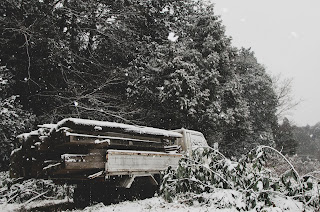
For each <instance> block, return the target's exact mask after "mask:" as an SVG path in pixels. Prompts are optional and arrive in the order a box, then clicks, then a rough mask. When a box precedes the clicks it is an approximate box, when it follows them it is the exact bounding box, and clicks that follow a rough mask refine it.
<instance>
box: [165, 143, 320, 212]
mask: <svg viewBox="0 0 320 212" xmlns="http://www.w3.org/2000/svg"><path fill="white" fill-rule="evenodd" d="M270 150H271V152H270ZM274 153H275V154H276V155H278V156H280V159H279V158H277V162H279V161H284V163H286V164H287V165H288V169H286V170H284V172H282V173H281V174H277V173H276V172H273V169H272V168H271V167H270V166H269V167H268V166H267V161H268V160H269V159H270V158H272V157H275V156H274ZM318 180H319V179H318V178H316V177H315V176H313V175H312V174H311V173H310V174H305V175H300V174H299V173H298V172H297V171H296V169H295V167H294V166H293V165H292V164H291V163H290V162H289V160H288V159H287V158H285V157H284V156H283V155H282V154H281V153H280V152H278V151H277V150H275V149H273V148H271V147H267V146H258V147H257V148H255V149H254V150H252V151H250V152H249V153H248V154H247V155H245V156H244V157H243V158H241V159H240V160H239V161H238V162H235V161H230V160H229V159H227V158H225V157H224V155H222V154H221V153H219V152H217V151H216V150H209V151H207V150H205V151H202V152H194V155H193V158H184V159H182V160H181V161H180V163H179V167H178V168H177V169H176V170H173V169H171V168H169V169H168V170H167V171H166V173H165V175H164V177H163V183H162V186H161V193H162V195H163V196H164V198H166V199H167V200H168V201H173V200H174V199H179V201H184V202H186V203H189V204H194V203H195V202H199V203H201V204H203V205H207V204H208V205H210V204H220V205H221V204H222V205H221V207H222V208H226V207H227V208H228V207H236V208H237V209H238V210H239V211H247V210H250V209H255V210H257V211H261V210H262V209H263V208H264V207H265V206H273V207H276V206H279V205H276V204H275V202H273V197H274V196H275V195H280V196H285V197H286V198H292V199H296V200H299V201H301V202H302V203H303V205H304V209H305V207H308V206H311V207H313V208H314V209H315V210H317V209H319V207H320V202H319V189H320V188H319V186H318ZM219 188H223V189H232V190H235V191H237V192H234V194H232V197H231V196H230V197H229V201H222V199H220V202H219V201H217V200H216V199H215V198H214V197H212V196H211V195H206V194H207V193H209V194H210V193H214V191H216V190H217V189H219ZM220 198H221V197H220ZM230 198H232V199H238V201H232V200H231V199H230ZM243 203H245V204H243ZM230 204H233V205H230ZM280 204H281V203H280ZM301 209H302V208H301Z"/></svg>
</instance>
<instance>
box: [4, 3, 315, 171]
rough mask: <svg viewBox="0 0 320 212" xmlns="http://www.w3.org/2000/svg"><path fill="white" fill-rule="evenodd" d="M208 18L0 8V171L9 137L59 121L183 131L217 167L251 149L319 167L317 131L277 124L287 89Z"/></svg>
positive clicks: (202, 7) (193, 10)
mask: <svg viewBox="0 0 320 212" xmlns="http://www.w3.org/2000/svg"><path fill="white" fill-rule="evenodd" d="M213 8H214V5H211V4H208V3H206V2H205V1H201V0H200V1H193V0H185V1H176V0H149V1H145V0H108V1H105V0H92V1H81V0H26V1H23V0H2V1H1V2H0V169H1V170H7V169H8V166H9V157H10V153H11V151H12V150H13V149H14V148H16V147H17V146H18V145H19V144H18V143H17V141H16V140H15V137H16V136H17V135H18V134H20V133H22V132H26V131H30V130H32V129H33V128H34V127H35V126H36V125H37V124H43V123H56V122H57V121H59V120H61V119H62V118H66V117H79V118H88V119H96V120H106V121H115V122H122V123H128V124H138V125H147V126H153V127H159V128H165V129H175V128H181V127H184V128H188V129H194V130H198V131H201V132H203V133H204V135H205V136H206V138H207V140H208V142H209V145H213V144H214V143H215V142H218V143H219V149H220V150H221V152H223V153H224V154H225V155H226V156H233V157H239V156H241V155H242V154H245V153H247V152H248V151H249V150H251V149H252V148H254V147H256V146H257V145H259V144H263V145H270V146H273V147H276V148H277V149H279V150H281V151H282V153H284V154H289V155H294V154H296V153H297V154H298V155H299V156H301V157H302V158H304V159H319V154H318V152H319V147H320V142H319V140H320V122H319V123H318V124H316V125H315V126H305V127H297V126H294V125H293V124H291V122H290V121H289V120H288V119H287V118H284V119H283V117H284V114H285V112H287V111H288V110H289V109H291V108H292V107H293V106H294V105H295V104H296V102H294V101H292V98H291V96H290V95H291V94H290V83H288V81H286V80H279V79H277V78H275V77H272V76H270V75H269V74H268V73H267V71H266V69H265V67H264V66H263V65H262V64H260V63H258V61H257V59H256V57H255V55H254V52H253V51H252V50H251V49H244V48H241V49H238V48H235V47H234V46H232V44H231V40H232V38H231V37H228V36H226V35H225V28H224V26H223V23H222V20H221V19H220V18H219V16H217V15H215V13H214V10H213ZM169 34H170V35H171V37H170V36H169V37H168V35H169ZM275 51H276V49H275ZM279 59H281V58H279ZM282 119H283V121H282V122H280V121H281V120H282ZM279 123H281V124H279Z"/></svg>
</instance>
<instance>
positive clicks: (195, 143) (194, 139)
mask: <svg viewBox="0 0 320 212" xmlns="http://www.w3.org/2000/svg"><path fill="white" fill-rule="evenodd" d="M190 140H191V144H192V147H193V148H196V147H202V146H208V144H207V141H206V139H205V138H204V137H203V136H202V135H198V134H193V133H190Z"/></svg>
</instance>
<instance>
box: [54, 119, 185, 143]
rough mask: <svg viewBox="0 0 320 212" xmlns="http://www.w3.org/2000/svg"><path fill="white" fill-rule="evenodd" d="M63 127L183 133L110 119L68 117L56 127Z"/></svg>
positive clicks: (179, 135)
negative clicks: (111, 120) (97, 119)
mask: <svg viewBox="0 0 320 212" xmlns="http://www.w3.org/2000/svg"><path fill="white" fill-rule="evenodd" d="M62 127H68V128H71V129H79V128H80V129H86V130H92V131H110V130H119V131H122V132H126V133H132V134H139V135H153V136H163V137H173V138H180V137H182V135H181V134H180V133H178V132H172V131H169V130H164V129H158V128H153V127H144V126H136V125H129V124H121V123H116V122H108V121H96V120H89V119H78V118H67V119H63V120H61V121H59V122H58V123H57V125H56V126H55V127H54V129H55V130H58V129H59V128H62Z"/></svg>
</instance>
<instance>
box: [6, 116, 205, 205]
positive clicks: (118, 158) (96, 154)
mask: <svg viewBox="0 0 320 212" xmlns="http://www.w3.org/2000/svg"><path fill="white" fill-rule="evenodd" d="M38 127H39V128H38V129H37V130H35V131H31V132H29V133H24V134H21V135H19V136H18V137H17V139H18V140H19V142H20V143H21V146H20V147H19V148H18V149H16V150H14V151H13V152H12V154H11V165H10V177H12V178H20V179H27V178H40V179H51V180H53V181H54V182H55V183H67V184H74V185H76V187H75V189H74V196H73V200H74V203H75V205H76V206H78V207H84V206H86V205H89V204H91V203H93V202H104V203H107V204H108V203H110V202H112V201H114V200H116V199H119V198H126V199H130V198H132V197H138V196H139V197H141V198H147V197H152V196H153V195H154V193H155V191H156V190H157V188H158V186H159V184H160V173H161V172H162V171H164V170H166V169H167V168H168V167H169V166H170V167H172V168H176V167H177V166H178V162H179V160H180V159H181V157H183V156H190V155H191V154H192V151H193V150H194V149H196V148H199V147H208V144H207V142H206V139H205V138H204V136H203V134H202V133H201V132H197V131H194V130H187V129H183V128H182V129H177V130H164V129H159V128H153V127H145V126H136V125H129V124H121V123H115V122H108V121H96V120H88V119H79V118H66V119H63V120H61V121H59V122H58V123H57V124H43V125H39V126H38Z"/></svg>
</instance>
